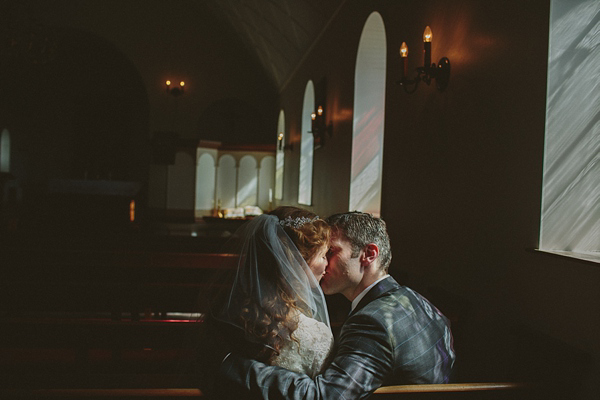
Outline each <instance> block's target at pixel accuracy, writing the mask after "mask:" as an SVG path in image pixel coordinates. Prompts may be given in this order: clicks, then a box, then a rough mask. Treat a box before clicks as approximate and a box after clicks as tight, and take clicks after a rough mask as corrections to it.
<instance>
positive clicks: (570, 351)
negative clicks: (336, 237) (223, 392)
mask: <svg viewBox="0 0 600 400" xmlns="http://www.w3.org/2000/svg"><path fill="white" fill-rule="evenodd" d="M0 26H1V27H0V40H1V42H0V132H1V133H0V134H1V135H2V136H1V137H0V287H1V290H0V291H1V294H0V299H1V301H0V304H1V309H0V326H1V328H0V332H2V343H0V369H1V370H2V374H0V375H2V377H1V378H0V387H3V388H4V389H10V390H13V389H14V390H24V389H64V388H73V389H119V388H125V389H137V388H167V389H168V388H184V389H185V388H195V387H196V386H195V381H194V377H193V373H191V372H190V371H189V368H188V366H187V364H186V363H188V362H189V361H190V358H191V355H192V354H193V349H192V348H190V343H189V342H190V341H193V336H194V333H195V329H196V324H191V323H186V322H190V321H192V320H194V318H195V317H196V316H197V312H198V311H199V310H198V308H197V304H196V300H197V298H198V295H199V294H200V293H201V291H202V289H203V287H204V285H206V283H207V281H208V280H209V279H210V276H211V274H213V273H215V271H218V270H219V269H223V268H227V267H228V266H229V265H231V262H232V257H231V255H229V254H226V253H224V252H223V251H222V250H221V249H222V246H223V245H224V244H225V243H226V241H227V239H228V238H229V237H230V236H231V234H232V232H234V230H235V229H236V228H237V227H239V226H240V224H241V223H243V222H244V221H245V220H247V219H249V218H251V217H252V216H253V215H256V214H258V213H261V212H268V211H269V210H272V209H274V208H275V207H277V206H281V205H293V206H298V207H303V208H306V209H309V210H311V211H314V212H315V213H317V214H318V215H320V216H328V215H331V214H334V213H338V212H345V211H349V210H361V211H366V212H371V213H374V214H376V215H379V216H381V217H382V218H383V219H384V220H385V221H386V223H387V228H388V231H389V235H390V240H391V245H392V252H393V259H392V263H391V267H390V274H391V275H392V276H393V277H394V278H396V280H397V281H398V282H400V284H402V285H406V286H408V287H410V288H412V289H414V290H416V291H417V292H419V293H421V294H423V295H424V296H425V297H427V298H428V299H429V300H431V301H432V303H433V304H435V305H436V306H437V307H438V308H439V309H440V310H441V311H442V312H443V313H444V314H445V315H446V316H448V317H449V318H450V320H451V321H452V324H453V334H454V347H455V350H456V353H457V361H456V366H455V371H456V377H455V380H456V382H534V383H536V384H540V385H541V386H543V387H545V388H546V390H545V391H543V393H544V397H543V398H556V399H592V398H597V393H598V392H599V391H600V379H599V377H600V340H599V338H600V295H599V292H598V287H600V268H599V264H598V263H599V262H600V222H599V221H600V192H599V189H598V188H600V162H598V157H599V156H600V131H599V126H600V108H599V107H600V106H599V105H600V95H599V93H600V90H599V85H600V67H599V65H600V62H598V61H600V34H599V32H600V31H599V29H600V28H599V27H600V4H598V2H596V1H594V0H531V1H521V0H505V1H493V0H490V1H480V0H430V1H416V0H370V1H362V0H329V1H316V0H178V1H166V0H85V1H77V0H52V1H46V0H20V1H15V0H2V1H1V2H0ZM426 27H429V28H430V31H431V32H432V39H431V41H430V42H429V41H428V40H429V39H424V36H426V35H424V30H425V29H426ZM403 43H404V44H405V45H406V46H407V47H408V56H407V57H404V56H403V54H402V52H401V50H400V49H401V47H402V46H403ZM594 61H595V62H594ZM313 113H314V114H315V115H311V114H313ZM553 132H555V133H556V137H555V136H552V135H551V134H552V133H553ZM560 135H562V136H560ZM557 137H559V139H557ZM563 137H570V138H571V139H564V140H565V141H568V143H565V142H560V144H558V145H557V148H560V149H563V150H564V152H562V153H560V154H558V150H555V147H552V146H554V143H556V142H555V141H557V140H562V139H560V138H563ZM569 140H571V141H569ZM557 154H558V155H557ZM552 157H554V158H552ZM565 165H566V166H567V167H569V166H573V165H580V167H573V168H572V170H573V169H576V168H577V170H576V171H568V172H567V171H566V170H565V169H564V168H565ZM561 168H563V169H561ZM567 169H568V168H567ZM557 199H558V200H557ZM557 203H558V204H559V205H558V206H556V204H557ZM567 203H568V204H571V205H573V204H574V206H572V208H571V209H570V211H569V212H566V211H565V212H563V211H561V210H564V209H566V208H567V206H565V207H564V208H563V207H562V206H561V204H567ZM557 210H558V211H557ZM558 214H560V217H557V216H556V215H558ZM228 216H229V218H227V217H228ZM573 232H576V234H574V233H573ZM328 302H329V307H330V315H331V316H332V321H334V322H335V321H338V322H339V321H343V318H344V315H345V313H347V309H348V307H349V305H348V304H347V301H346V300H345V299H344V298H342V297H341V296H340V297H338V295H334V296H328ZM548 388H549V389H548ZM509 397H510V396H509ZM509 397H506V398H509ZM470 398H476V397H470ZM540 398H542V397H540Z"/></svg>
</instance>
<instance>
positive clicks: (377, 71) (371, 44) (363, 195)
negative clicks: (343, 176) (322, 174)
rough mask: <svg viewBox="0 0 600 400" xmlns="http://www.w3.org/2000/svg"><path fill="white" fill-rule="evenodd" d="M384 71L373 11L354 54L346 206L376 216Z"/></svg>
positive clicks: (381, 31) (382, 42)
mask: <svg viewBox="0 0 600 400" xmlns="http://www.w3.org/2000/svg"><path fill="white" fill-rule="evenodd" d="M385 72H386V39H385V27H384V25H383V20H382V18H381V15H380V14H379V13H377V12H374V13H372V14H371V15H370V16H369V18H368V19H367V22H366V23H365V26H364V27H363V31H362V34H361V37H360V42H359V44H358V54H357V56H356V68H355V73H354V120H353V125H352V126H353V128H352V130H353V131H352V167H351V173H350V176H351V178H350V204H349V209H350V210H351V211H353V210H359V211H364V212H368V213H372V214H373V215H376V216H379V215H380V212H381V175H382V161H383V126H384V120H385Z"/></svg>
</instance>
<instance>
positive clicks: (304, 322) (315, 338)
mask: <svg viewBox="0 0 600 400" xmlns="http://www.w3.org/2000/svg"><path fill="white" fill-rule="evenodd" d="M293 336H294V337H295V338H296V339H297V340H298V342H296V341H293V340H290V341H289V342H287V343H286V344H285V345H284V346H283V348H282V349H281V352H280V354H279V356H278V357H276V358H275V360H274V361H273V365H277V366H280V367H283V368H286V369H289V370H291V371H295V372H302V373H305V374H307V375H309V376H310V377H312V378H314V377H315V376H317V375H318V374H319V373H321V372H322V371H323V370H324V369H325V368H326V366H327V363H328V361H329V358H330V357H329V356H330V354H331V350H332V348H333V334H332V333H331V330H330V329H329V328H328V327H327V326H326V325H325V324H324V323H322V322H319V321H316V320H314V319H312V318H309V317H306V316H305V315H304V314H300V317H299V321H298V329H296V330H295V331H294V333H293Z"/></svg>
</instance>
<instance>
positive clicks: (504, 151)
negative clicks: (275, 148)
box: [280, 0, 600, 398]
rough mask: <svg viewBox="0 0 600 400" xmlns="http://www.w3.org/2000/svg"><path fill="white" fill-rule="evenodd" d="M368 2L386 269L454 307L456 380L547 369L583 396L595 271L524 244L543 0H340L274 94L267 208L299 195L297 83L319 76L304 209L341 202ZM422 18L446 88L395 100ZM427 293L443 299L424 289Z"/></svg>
mask: <svg viewBox="0 0 600 400" xmlns="http://www.w3.org/2000/svg"><path fill="white" fill-rule="evenodd" d="M372 11H378V12H380V14H381V15H382V17H383V21H384V23H385V27H386V33H387V40H388V69H387V74H388V75H387V80H388V85H387V95H386V113H385V115H386V126H385V150H384V176H383V179H384V183H383V202H382V216H383V218H384V219H385V220H386V221H387V223H388V226H389V232H390V235H391V240H392V248H393V250H394V260H393V261H392V267H391V271H392V274H393V275H394V276H396V277H398V279H400V280H401V281H402V282H404V283H406V284H408V285H409V286H412V287H414V288H415V289H417V290H419V291H421V292H423V293H424V294H426V295H431V296H433V298H432V299H435V298H438V297H439V298H440V300H439V301H437V302H436V303H437V304H438V305H439V306H440V308H443V310H444V309H445V310H448V311H450V312H452V313H454V312H457V313H458V314H460V322H459V323H458V324H457V326H456V328H457V332H456V333H457V337H456V339H457V342H456V347H457V351H459V355H458V357H459V361H460V362H459V364H457V366H459V371H458V372H459V374H460V375H459V376H460V378H462V379H466V380H487V379H492V380H502V379H516V378H518V377H529V378H535V376H534V375H536V373H540V374H542V373H549V374H550V375H547V376H546V377H545V379H550V380H551V379H559V378H562V379H566V380H571V383H572V384H573V385H575V386H577V388H576V389H575V391H574V392H573V394H572V396H573V397H577V396H578V395H580V396H582V398H591V394H592V393H597V392H598V389H599V388H598V386H597V385H598V383H597V382H596V380H595V379H594V376H596V377H597V375H598V372H599V371H598V359H599V358H600V342H598V340H597V338H598V337H599V336H600V330H599V329H600V323H599V322H600V321H599V318H600V317H598V316H599V315H600V296H598V295H597V287H598V286H599V284H600V269H599V268H598V267H597V266H596V265H595V264H592V263H581V262H579V261H574V260H570V259H565V258H556V257H552V256H549V255H545V254H541V253H536V252H534V251H532V249H534V248H536V246H537V244H538V234H539V218H540V203H541V187H542V160H543V151H544V128H545V110H546V107H545V106H546V97H545V96H546V68H547V46H548V18H549V2H548V1H532V2H521V1H515V0H511V1H507V2H480V1H475V0H473V1H467V0H465V1H452V2H448V1H431V2H427V3H423V2H418V1H403V2H392V1H372V2H354V1H349V2H347V3H346V4H345V5H344V7H343V8H342V10H341V11H340V13H339V14H338V15H337V17H336V18H335V20H334V21H333V22H332V23H331V24H330V26H329V28H328V29H327V30H326V31H325V33H324V35H323V36H322V38H321V40H320V41H319V43H318V44H317V45H316V46H315V48H314V49H313V51H312V53H311V54H310V55H309V56H308V58H307V59H306V62H305V63H304V64H303V65H302V67H301V68H300V69H299V71H298V72H297V73H296V75H295V76H294V77H293V79H292V81H291V82H290V84H289V85H288V86H287V87H286V88H285V90H284V91H283V93H282V98H281V106H282V108H283V109H284V110H285V113H286V124H287V127H286V129H287V131H288V132H289V133H290V135H291V139H292V142H294V149H293V152H291V153H290V152H287V153H286V161H285V162H286V171H285V182H284V199H283V201H280V203H285V204H294V203H295V202H296V200H297V182H298V171H297V169H298V168H297V165H298V160H299V147H296V144H297V143H299V136H300V132H299V129H300V128H299V127H300V120H301V116H300V115H299V113H300V110H301V108H302V107H301V102H302V93H303V89H304V86H305V85H306V82H307V80H308V79H312V80H313V82H315V84H317V82H319V81H320V80H321V79H323V78H325V79H326V81H327V112H328V114H329V115H330V116H331V119H332V120H333V137H332V138H331V139H330V140H329V141H328V143H327V144H326V145H325V146H324V147H323V148H321V149H318V150H316V151H315V164H314V171H315V173H314V178H313V207H312V208H313V209H314V210H315V211H316V212H317V213H319V214H323V215H328V214H330V213H332V212H340V211H345V210H347V204H348V189H349V186H348V185H349V176H350V158H351V156H350V155H351V146H352V145H351V137H352V106H353V98H352V97H353V81H354V64H355V59H356V51H357V46H358V42H359V38H360V33H361V29H362V26H363V25H364V22H365V21H366V19H367V17H368V16H369V14H370V13H371V12H372ZM426 25H429V26H431V28H432V30H433V34H434V40H433V46H432V62H436V63H437V62H438V60H439V58H441V57H443V56H446V57H448V58H449V59H450V62H451V68H452V72H451V78H450V84H449V86H448V89H447V90H446V91H445V92H444V93H439V92H437V91H436V89H435V88H434V87H428V86H426V85H423V84H421V86H420V87H419V89H418V90H417V91H416V93H414V94H407V93H404V91H403V90H402V88H401V87H399V86H397V85H396V83H395V82H396V80H398V79H399V71H400V60H399V56H398V48H399V46H400V44H401V43H402V41H406V42H407V44H408V45H409V54H410V55H409V67H410V68H409V70H410V71H413V70H414V68H415V67H417V66H418V65H421V64H422V55H421V51H422V47H421V46H422V44H421V43H422V41H421V37H422V34H423V30H424V28H425V26H426ZM294 166H295V167H294ZM436 287H437V288H442V289H443V291H442V292H444V291H445V292H447V293H446V297H440V296H439V295H438V296H437V297H436V296H435V295H434V293H438V294H439V291H435V290H434V289H435V288H436ZM448 311H446V312H448ZM459 327H460V331H459ZM528 338H529V339H528ZM527 340H529V342H528V341H527ZM532 343H534V344H536V346H537V347H536V346H533V345H531V344H532ZM549 352H552V353H553V354H554V355H553V356H550V355H549ZM552 369H554V371H553V372H551V370H552ZM536 371H537V372H536ZM540 371H543V372H540ZM552 374H554V375H552ZM586 396H587V397H586Z"/></svg>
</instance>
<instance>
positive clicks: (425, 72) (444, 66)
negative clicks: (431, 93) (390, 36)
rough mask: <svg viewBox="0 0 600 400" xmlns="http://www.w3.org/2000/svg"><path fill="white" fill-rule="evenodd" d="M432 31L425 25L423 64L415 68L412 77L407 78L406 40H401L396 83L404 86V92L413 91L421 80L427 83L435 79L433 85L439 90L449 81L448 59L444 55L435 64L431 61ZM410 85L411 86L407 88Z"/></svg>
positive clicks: (446, 85)
mask: <svg viewBox="0 0 600 400" xmlns="http://www.w3.org/2000/svg"><path fill="white" fill-rule="evenodd" d="M432 39H433V33H432V32H431V28H430V27H429V26H427V27H426V28H425V32H423V66H422V67H418V68H417V76H416V77H415V78H413V79H409V78H408V65H407V61H408V46H407V45H406V42H402V46H400V58H401V60H402V75H401V79H400V81H398V82H397V83H398V84H400V85H402V87H404V91H405V92H406V93H414V92H415V91H416V90H417V87H418V86H419V82H421V81H423V82H425V83H426V84H427V85H429V84H430V83H431V81H432V80H434V79H435V86H436V87H437V89H438V90H439V91H440V92H443V91H444V90H445V89H446V87H448V82H449V81H450V60H449V59H448V58H446V57H442V58H440V61H438V63H437V65H436V64H435V63H433V64H432V63H431V40H432ZM409 86H412V88H409Z"/></svg>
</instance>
